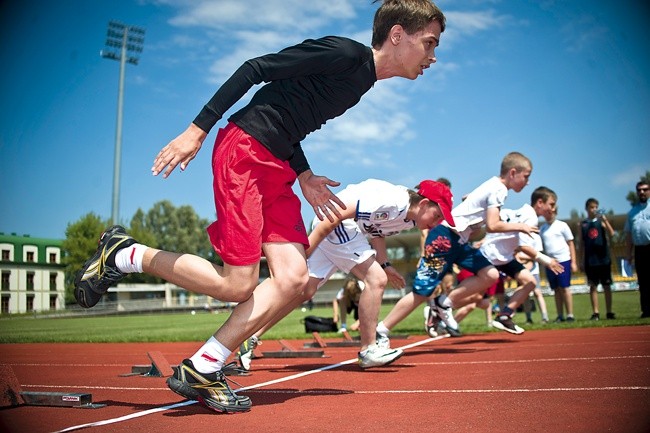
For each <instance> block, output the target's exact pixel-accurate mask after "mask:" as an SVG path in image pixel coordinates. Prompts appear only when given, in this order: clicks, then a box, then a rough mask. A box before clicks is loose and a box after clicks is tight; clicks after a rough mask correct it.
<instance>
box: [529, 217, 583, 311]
mask: <svg viewBox="0 0 650 433" xmlns="http://www.w3.org/2000/svg"><path fill="white" fill-rule="evenodd" d="M556 217H557V209H556V210H555V212H552V213H551V214H549V215H548V216H546V215H545V216H544V218H545V219H546V223H545V224H543V225H542V227H541V228H540V230H539V234H540V236H541V237H542V242H543V243H544V252H545V253H546V254H548V255H549V256H551V257H553V258H554V259H556V260H557V261H558V262H560V264H561V265H562V266H563V267H564V271H563V272H561V273H560V274H558V275H554V274H553V273H551V272H548V270H547V271H546V279H547V280H548V285H549V286H551V289H553V292H554V296H555V307H556V309H557V319H556V320H555V321H556V322H564V310H565V309H566V313H567V314H566V320H567V321H568V322H573V321H574V320H575V318H574V317H573V295H572V293H571V289H570V286H571V272H577V271H578V264H577V262H576V249H575V245H574V243H573V233H571V229H570V228H569V226H568V225H567V223H565V222H564V221H560V220H558V219H556Z"/></svg>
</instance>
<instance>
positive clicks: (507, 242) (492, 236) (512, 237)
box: [481, 204, 541, 266]
mask: <svg viewBox="0 0 650 433" xmlns="http://www.w3.org/2000/svg"><path fill="white" fill-rule="evenodd" d="M499 216H500V218H501V221H504V222H507V223H524V224H527V225H529V226H533V227H537V224H538V218H537V213H536V212H535V209H533V207H532V206H531V205H529V204H525V205H523V206H522V207H521V208H519V209H515V210H512V209H501V211H500V212H499ZM538 237H539V236H538ZM540 242H541V241H540ZM520 245H527V246H532V247H533V248H534V247H535V239H534V238H533V237H531V236H530V235H528V234H527V233H523V232H517V231H513V232H501V233H487V234H486V235H485V238H484V239H483V243H482V244H481V253H483V255H484V256H485V258H486V259H488V260H489V261H490V263H492V264H493V265H495V266H499V265H505V264H506V263H510V262H511V261H513V260H514V258H515V250H516V249H517V247H519V246H520Z"/></svg>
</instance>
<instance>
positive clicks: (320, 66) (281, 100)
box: [75, 0, 445, 412]
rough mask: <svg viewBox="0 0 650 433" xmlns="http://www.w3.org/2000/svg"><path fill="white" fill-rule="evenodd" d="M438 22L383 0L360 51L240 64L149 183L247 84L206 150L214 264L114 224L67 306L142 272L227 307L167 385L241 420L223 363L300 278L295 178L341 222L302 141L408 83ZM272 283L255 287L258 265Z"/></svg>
mask: <svg viewBox="0 0 650 433" xmlns="http://www.w3.org/2000/svg"><path fill="white" fill-rule="evenodd" d="M444 29H445V16H444V15H443V13H442V12H441V11H440V9H438V7H437V6H436V5H435V4H433V3H432V2H431V1H430V0H386V1H384V2H383V3H382V4H381V6H380V7H379V8H378V9H377V12H376V13H375V18H374V22H373V33H372V41H371V45H372V46H370V47H368V46H366V45H364V44H361V43H359V42H356V41H353V40H351V39H348V38H343V37H337V36H328V37H323V38H320V39H309V40H306V41H304V42H302V43H300V44H297V45H295V46H292V47H288V48H286V49H284V50H282V51H280V52H278V53H273V54H267V55H263V56H261V57H257V58H254V59H250V60H248V61H246V62H244V64H242V65H241V66H240V67H239V68H238V69H237V71H235V73H234V74H233V75H232V76H231V77H230V78H229V79H228V80H227V81H226V82H225V83H224V84H223V85H222V86H221V87H220V88H219V89H218V90H217V92H216V93H215V94H214V96H213V97H212V98H211V99H210V101H209V102H208V103H207V104H206V105H205V106H204V107H203V109H202V110H201V112H200V113H199V114H198V116H197V117H196V118H195V119H194V121H193V122H192V123H191V124H190V126H188V128H187V129H186V130H185V131H184V132H182V133H181V134H180V135H179V136H178V137H176V138H175V139H174V140H172V141H171V142H170V143H169V144H168V145H167V146H165V147H164V148H163V149H162V150H161V151H160V152H159V153H158V155H157V156H156V158H155V160H154V163H153V167H152V173H153V174H154V175H159V174H162V176H163V177H164V178H166V177H168V176H169V175H170V174H171V173H172V172H173V171H174V169H175V168H176V167H179V166H180V169H181V170H185V169H187V167H188V164H189V163H190V162H191V161H192V160H193V159H194V157H195V156H196V155H197V153H198V152H199V150H200V149H201V147H202V145H203V142H204V141H205V138H206V137H207V135H208V133H209V132H210V130H211V129H212V128H213V127H214V125H215V124H216V123H217V122H218V121H219V120H220V119H221V118H222V117H223V116H224V115H225V113H226V112H227V111H228V110H229V109H230V108H231V107H232V106H233V105H234V104H235V103H237V102H238V101H239V100H240V99H241V98H242V97H243V96H244V95H245V94H246V93H247V92H248V90H249V89H250V88H251V87H253V86H254V85H256V84H261V83H265V84H264V85H263V86H262V87H260V88H259V90H257V91H256V92H255V94H254V95H253V96H252V98H251V100H250V102H249V103H248V104H247V105H246V106H245V107H243V108H242V109H240V110H239V111H237V112H235V113H234V114H232V115H231V116H230V118H229V119H228V124H227V125H225V127H224V128H223V129H221V130H220V131H219V133H218V134H217V138H216V140H215V145H214V147H213V154H212V155H213V156H212V170H213V175H214V182H213V189H214V201H215V207H216V213H217V215H218V218H217V221H216V222H215V223H213V224H212V225H211V226H210V227H209V228H208V234H209V236H210V240H211V242H212V244H213V246H214V248H215V250H216V251H217V253H218V254H219V255H220V256H221V258H222V259H223V261H224V265H223V266H217V265H215V264H213V263H211V262H209V261H207V260H205V259H203V258H201V257H198V256H193V255H189V254H180V253H175V252H169V251H161V250H157V249H154V248H150V247H147V246H145V245H142V244H139V243H137V242H136V241H135V240H134V239H133V238H132V237H131V236H129V235H128V234H127V233H126V231H125V230H124V228H122V227H120V226H113V227H111V228H109V229H108V230H106V231H105V232H104V233H103V234H102V236H101V238H100V241H99V248H98V249H97V251H96V252H95V254H94V255H93V256H92V257H91V258H90V259H89V260H88V261H87V262H86V263H85V264H84V266H83V267H82V270H81V271H80V272H79V273H78V276H77V277H76V278H75V297H76V299H77V302H78V303H79V304H80V305H81V306H83V307H86V308H90V307H92V306H94V305H95V304H96V303H97V302H98V301H99V300H100V298H101V296H102V295H103V294H104V293H105V292H106V291H107V290H108V288H109V287H110V286H111V285H114V284H116V283H117V282H118V281H119V280H120V279H121V278H122V277H124V275H125V274H126V273H130V272H145V273H148V274H151V275H154V276H157V277H160V278H163V279H165V280H166V281H168V282H170V283H172V284H176V285H178V286H180V287H183V288H185V289H187V290H191V291H193V292H196V293H201V294H206V295H208V296H212V297H214V298H216V299H220V300H223V301H230V302H236V303H237V306H236V307H235V308H234V310H233V311H232V313H231V314H230V316H229V317H228V319H227V320H226V322H225V323H224V324H223V325H222V326H221V327H220V328H219V329H218V330H217V331H216V332H215V334H214V335H213V336H212V337H211V338H210V339H208V340H207V341H206V342H205V344H204V345H203V346H202V347H200V348H199V349H198V350H197V352H196V353H195V354H194V355H192V356H191V357H189V358H187V359H184V360H183V361H182V362H181V364H180V365H179V367H178V369H176V371H175V373H174V376H173V377H171V378H169V379H168V380H167V385H168V386H169V388H170V389H171V390H172V391H174V392H176V393H177V394H179V395H181V396H183V397H185V398H188V399H192V400H198V401H199V402H201V403H202V404H203V405H205V406H206V407H208V408H209V409H212V410H215V411H217V412H244V411H248V410H250V408H251V401H250V398H249V397H247V396H241V395H237V394H235V393H234V392H233V391H232V390H231V389H230V387H229V386H228V383H227V382H226V380H225V376H224V374H223V371H222V369H223V367H224V363H225V361H226V359H227V358H228V357H229V355H230V354H231V353H232V351H234V350H236V349H237V348H238V347H239V345H240V344H241V343H242V342H244V341H246V339H247V338H248V337H250V336H251V335H252V334H253V333H254V332H255V331H256V330H258V329H259V328H260V327H262V326H263V325H264V324H265V323H267V322H268V321H269V320H271V319H272V318H273V317H275V316H276V315H277V314H278V313H279V312H280V311H281V310H282V309H283V308H284V307H285V306H286V305H287V303H289V302H290V301H291V300H292V299H294V298H295V297H297V296H298V295H299V294H300V293H301V292H302V290H303V288H304V286H305V284H306V283H307V281H308V279H309V274H308V271H307V264H306V260H305V249H306V248H307V247H308V245H309V242H308V239H307V233H306V230H305V227H304V223H303V220H302V215H301V213H300V199H299V198H298V196H297V195H296V194H295V193H294V192H293V190H292V185H293V184H294V183H295V181H296V179H297V180H298V182H299V184H300V188H301V190H302V193H303V196H304V197H305V199H306V200H307V202H308V203H309V204H310V205H311V206H312V208H313V209H314V213H315V214H316V216H317V217H319V218H327V219H329V220H334V217H340V213H339V209H342V208H343V207H344V206H343V203H341V202H340V201H339V199H338V198H337V197H336V196H335V195H334V194H332V192H331V191H330V189H329V187H336V186H338V185H339V183H338V182H334V181H332V180H330V179H328V178H327V177H324V176H317V175H315V174H314V173H313V172H312V171H311V169H310V166H309V163H308V161H307V158H306V156H305V153H304V151H303V149H302V147H301V145H300V143H301V141H302V140H303V139H304V138H305V137H306V136H307V135H308V134H310V133H312V132H314V131H316V130H318V129H320V128H321V127H322V125H323V124H324V123H325V122H326V121H328V120H330V119H334V118H335V117H338V116H340V115H342V114H343V113H344V112H345V111H347V110H348V109H349V108H350V107H353V106H354V105H356V104H357V103H358V102H359V100H360V98H361V97H362V96H363V95H364V94H365V93H366V92H367V91H368V90H370V89H371V88H372V87H373V86H374V84H375V83H376V82H377V81H378V80H383V79H387V78H391V77H396V76H398V77H404V78H407V79H411V80H414V79H416V78H417V77H419V76H421V75H422V74H423V73H424V71H425V70H426V69H428V68H429V67H430V66H431V65H432V64H433V63H435V61H436V58H435V54H434V51H435V48H436V47H437V46H438V43H439V41H440V35H441V33H442V32H443V31H444ZM262 254H264V255H265V256H266V258H267V262H268V265H269V269H270V272H271V275H272V277H271V278H267V279H265V280H264V281H263V282H261V283H260V282H259V269H260V258H261V255H262Z"/></svg>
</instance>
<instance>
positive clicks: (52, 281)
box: [50, 272, 56, 292]
mask: <svg viewBox="0 0 650 433" xmlns="http://www.w3.org/2000/svg"><path fill="white" fill-rule="evenodd" d="M50 291H52V292H56V272H50Z"/></svg>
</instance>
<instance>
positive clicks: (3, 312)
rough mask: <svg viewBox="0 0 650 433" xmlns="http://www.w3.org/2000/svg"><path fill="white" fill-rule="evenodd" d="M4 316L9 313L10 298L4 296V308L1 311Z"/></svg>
mask: <svg viewBox="0 0 650 433" xmlns="http://www.w3.org/2000/svg"><path fill="white" fill-rule="evenodd" d="M0 311H1V312H2V314H8V313H9V296H3V297H2V307H1V309H0Z"/></svg>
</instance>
